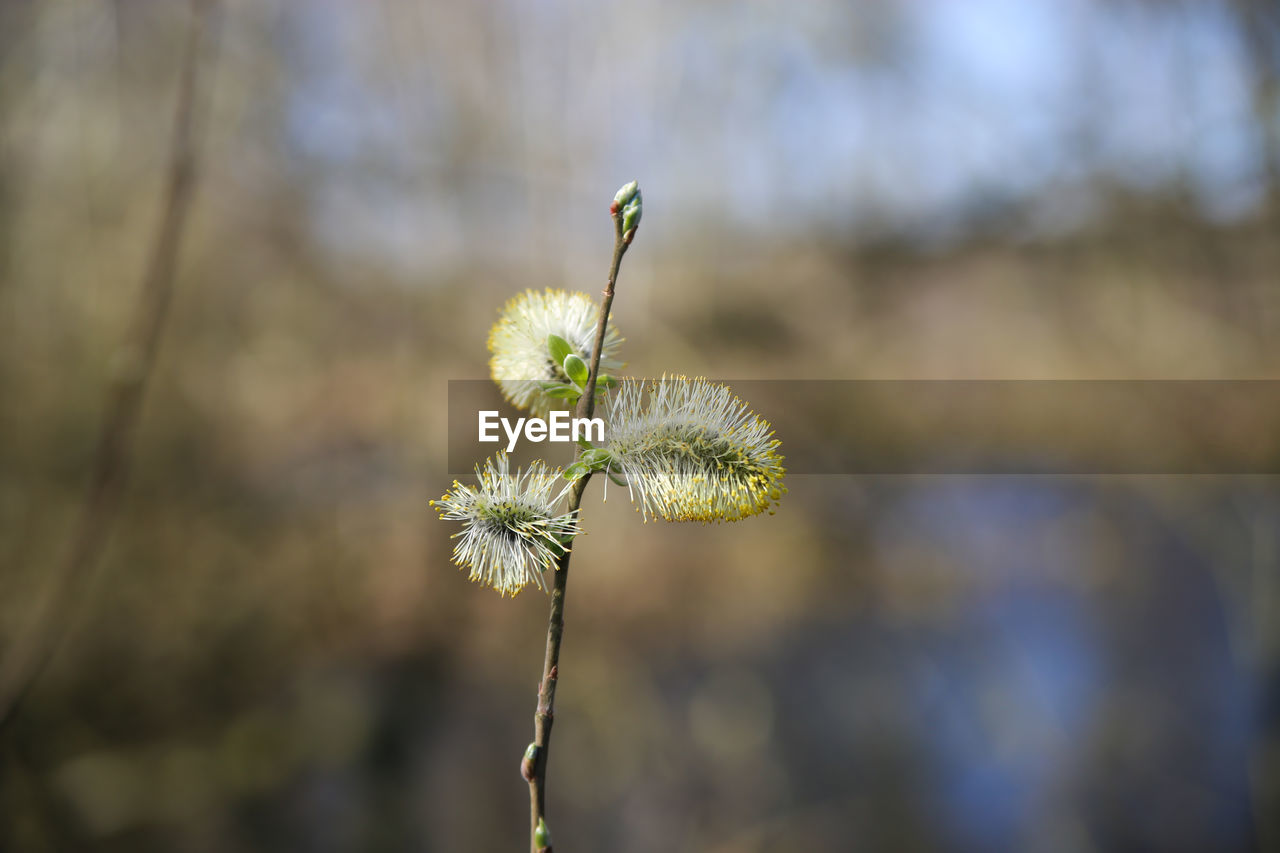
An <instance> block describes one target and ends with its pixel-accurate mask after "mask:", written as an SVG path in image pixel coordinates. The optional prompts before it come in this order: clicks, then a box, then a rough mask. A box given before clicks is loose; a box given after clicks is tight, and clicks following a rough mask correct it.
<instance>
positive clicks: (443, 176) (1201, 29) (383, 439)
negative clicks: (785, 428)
mask: <svg viewBox="0 0 1280 853" xmlns="http://www.w3.org/2000/svg"><path fill="white" fill-rule="evenodd" d="M195 20H199V21H203V23H197V24H195V25H194V26H196V27H197V30H196V36H197V38H196V39H194V40H193V39H192V37H191V34H192V27H193V23H192V21H193V15H192V11H191V8H190V7H189V6H188V4H185V3H179V2H158V0H128V2H126V0H115V2H106V0H66V2H58V3H51V2H45V3H38V2H21V1H20V0H5V2H2V3H0V388H2V389H3V391H2V393H0V672H2V673H6V677H9V678H12V677H14V676H13V673H14V672H15V671H18V670H20V669H21V667H19V666H17V665H16V664H14V663H13V662H14V661H17V660H20V658H21V657H22V650H23V649H26V648H29V647H30V645H31V644H32V643H33V642H36V640H33V639H32V638H33V637H48V638H49V643H50V645H51V648H52V653H51V655H50V656H49V657H48V659H47V666H43V667H37V668H36V673H35V675H36V677H35V678H34V680H31V681H30V684H29V689H25V691H24V692H22V694H21V701H20V702H18V703H17V704H16V705H14V706H13V707H12V708H11V709H9V711H5V719H4V723H3V727H2V728H0V849H4V850H13V851H24V853H25V851H52V850H79V849H84V850H100V851H134V850H138V851H151V850H154V851H277V850H297V851H355V850H360V851H363V850H369V851H411V850H412V851H436V850H439V851H499V850H519V849H525V847H526V846H527V820H528V818H527V814H528V811H527V808H528V805H527V804H528V798H527V789H526V786H525V783H524V782H523V780H521V778H520V776H519V774H518V764H519V759H520V756H521V753H522V751H523V749H524V747H525V744H526V743H527V742H528V741H529V740H530V738H531V736H532V715H533V707H534V699H535V689H536V681H537V678H538V674H539V668H540V666H541V661H542V654H543V644H544V637H545V624H546V615H547V601H546V599H545V598H544V597H543V596H542V594H540V593H538V592H537V591H528V592H525V593H524V594H522V595H520V596H519V597H518V598H516V599H515V600H514V601H512V600H501V599H500V598H499V597H498V596H497V594H496V593H494V592H492V591H491V590H486V589H483V588H481V587H479V586H476V585H473V584H470V583H468V582H467V580H466V577H465V574H464V573H462V572H460V571H458V570H457V569H456V568H454V567H453V566H452V565H451V564H450V562H449V554H450V549H451V543H450V540H449V535H450V534H451V533H453V532H454V528H453V527H451V526H450V525H447V524H443V523H441V522H439V521H437V520H436V519H435V514H434V513H433V512H432V511H431V510H430V509H429V508H428V506H427V501H428V500H429V499H432V498H435V497H438V496H439V495H440V494H441V493H442V492H443V491H444V490H445V488H446V487H447V486H448V485H449V482H450V481H451V479H452V477H451V476H449V475H448V474H447V473H446V468H447V463H446V440H445V439H446V435H445V433H446V424H447V414H448V413H447V386H448V381H449V380H451V379H476V378H482V377H484V376H485V375H486V373H487V369H486V359H487V352H486V349H485V336H486V333H487V331H488V328H489V326H490V324H491V323H492V322H493V320H494V319H495V318H496V316H497V311H498V309H499V308H500V306H501V305H502V304H503V302H504V301H505V300H506V299H507V298H509V297H510V296H511V295H513V294H515V293H517V292H519V291H520V290H522V289H524V288H529V287H548V286H549V287H565V288H571V289H578V290H583V291H587V292H592V293H594V292H596V291H598V289H599V288H600V286H601V285H602V284H603V281H604V275H605V272H606V268H607V264H608V260H609V253H610V248H611V241H612V226H611V224H610V222H609V219H608V216H607V211H606V208H607V205H608V202H609V200H610V199H611V198H612V196H613V192H614V190H615V189H616V188H617V187H618V186H619V185H621V184H622V183H624V182H626V181H628V180H630V179H632V178H638V179H639V180H640V183H641V185H642V187H643V190H644V197H645V215H644V224H643V227H642V228H641V230H640V233H639V237H638V239H637V242H636V244H635V246H634V247H633V249H632V251H631V253H630V255H629V256H628V258H627V261H626V264H625V266H624V269H623V274H622V277H621V280H620V282H619V285H618V296H617V300H616V302H615V304H614V311H615V317H616V320H617V325H618V326H619V328H620V329H621V331H622V332H623V334H624V335H625V336H626V337H627V343H626V344H625V349H624V357H625V358H626V359H627V361H628V362H629V368H628V371H629V373H630V374H631V375H635V376H646V375H658V374H661V373H662V372H664V371H679V372H684V373H689V374H704V375H710V376H719V377H726V378H730V379H732V378H742V379H786V378H796V379H1228V378H1236V379H1277V378H1280V335H1278V332H1280V123H1278V121H1280V120H1278V113H1280V8H1277V6H1276V4H1274V3H1273V2H1270V0H1235V2H1226V0H1223V2H1207V0H1206V1H1205V2H1193V0H1182V1H1181V2H1174V0H1168V2H1137V0H1037V2H1026V0H969V2H964V3H957V2H948V0H932V2H930V0H900V2H892V3H887V2H872V1H871V0H863V2H835V0H812V2H807V3H803V4H798V3H784V2H765V0H759V2H739V3H727V2H709V0H699V1H698V2H689V0H684V2H678V3H677V2H671V0H667V2H629V3H624V2H592V3H587V2H580V1H578V2H575V0H545V2H538V3H522V2H512V1H511V0H493V2H477V3H465V4H464V3H444V2H427V1H424V2H387V1H386V0H384V2H367V3H353V2H341V0H314V2H306V3H302V2H283V0H275V2H272V0H266V2H248V1H247V0H223V2H216V3H210V4H207V11H206V13H205V16H204V17H202V18H199V19H195ZM193 42H194V44H195V45H196V49H195V54H194V55H195V58H196V64H195V68H196V69H197V71H198V73H197V74H196V77H195V80H196V83H195V86H194V89H193V91H194V93H195V96H194V97H192V98H186V97H185V96H183V94H182V93H183V91H184V90H183V86H182V83H181V81H182V79H183V68H184V64H186V63H187V62H188V56H189V55H191V53H192V48H191V45H192V44H193ZM181 101H187V102H189V103H188V106H189V107H190V115H191V116H192V120H193V125H192V135H191V139H192V140H193V141H192V143H191V145H190V146H189V148H190V150H189V151H188V154H189V155H190V161H191V162H193V163H194V165H195V171H194V174H195V176H196V181H195V183H194V184H192V185H191V187H190V188H191V190H192V192H191V194H190V196H189V197H188V198H189V202H190V207H189V215H188V216H186V217H185V218H181V217H179V218H180V219H181V220H182V221H181V222H180V228H177V229H176V231H175V232H172V233H169V235H168V237H166V238H164V239H165V240H168V241H169V244H170V245H180V250H179V251H178V254H177V261H176V267H175V272H174V275H173V277H172V284H173V288H174V290H173V299H172V303H171V305H170V306H169V307H170V310H169V312H168V315H167V318H166V322H165V327H164V331H163V337H162V343H161V346H160V349H159V351H158V355H157V357H156V360H155V366H154V372H153V374H152V375H151V377H150V383H149V385H148V386H147V389H146V391H147V394H146V399H145V402H144V404H143V405H142V407H141V410H140V415H139V420H138V422H137V427H136V433H135V434H134V435H133V438H134V439H135V442H136V443H135V445H134V453H133V455H132V468H131V475H130V477H129V479H128V483H127V488H120V489H118V493H117V494H115V495H114V496H113V498H112V500H111V501H110V506H109V507H108V515H109V514H110V512H109V511H110V510H111V509H114V516H113V517H112V518H111V520H110V525H109V528H110V530H109V534H108V535H106V536H104V537H103V539H102V542H101V546H100V547H96V548H95V549H93V550H94V553H93V554H91V555H90V556H89V558H86V559H84V560H82V561H81V562H80V563H79V564H78V565H77V566H75V567H74V570H68V569H67V566H70V565H72V562H69V561H68V559H67V552H68V549H69V548H70V547H71V543H72V540H73V538H74V537H75V535H76V534H75V533H74V531H76V530H77V529H78V528H77V524H78V523H79V522H77V518H78V517H79V514H80V511H81V507H82V505H83V504H84V502H85V495H86V489H87V488H89V484H90V483H91V482H92V481H93V476H94V475H93V474H92V473H91V472H92V471H93V470H95V464H96V463H95V461H94V460H95V454H96V453H97V452H98V451H97V450H96V449H95V448H96V447H97V445H98V442H99V435H100V434H101V433H102V431H103V429H104V426H103V425H104V421H106V420H109V416H108V414H107V413H108V412H109V411H110V410H111V409H110V405H111V404H110V403H109V402H107V401H108V400H109V399H110V398H109V393H108V391H109V389H110V388H113V387H118V385H119V383H120V382H121V381H122V380H121V378H120V377H121V376H129V375H131V374H130V373H129V370H128V369H127V368H123V369H122V368H121V364H122V361H123V363H126V364H132V363H134V361H131V359H132V358H133V356H134V355H136V353H131V352H130V351H129V350H128V347H129V346H130V344H128V342H129V341H131V340H133V338H132V337H131V335H133V334H135V333H134V332H132V331H131V328H133V327H132V325H131V324H132V323H133V322H134V321H133V319H132V318H133V317H134V315H135V312H136V311H137V310H138V308H137V306H138V305H139V299H140V294H142V293H144V292H145V291H144V288H143V280H144V278H145V270H146V269H148V268H149V264H152V263H153V262H152V261H150V260H149V258H152V257H153V256H154V254H155V253H156V252H157V249H156V245H157V241H158V240H160V238H158V236H157V234H158V233H159V225H158V223H160V222H161V221H169V222H173V221H174V217H173V216H172V215H169V214H166V213H165V210H166V207H165V205H166V202H165V201H164V199H165V193H166V181H168V180H169V178H168V177H166V176H167V174H168V173H169V170H170V167H169V163H170V160H171V156H172V153H171V146H172V143H171V138H172V137H173V131H172V128H173V124H174V116H175V110H177V109H178V104H179V102H181ZM179 238H180V239H179ZM160 242H164V240H160ZM160 277H161V278H163V276H160ZM122 347H123V348H124V349H123V351H122ZM757 405H758V407H759V408H760V409H761V411H762V414H764V415H765V416H766V417H767V416H768V415H769V412H768V410H767V407H766V406H765V404H764V403H757ZM1202 414H1203V417H1204V419H1205V420H1206V422H1214V421H1215V419H1217V418H1219V417H1221V413H1219V412H1215V411H1204V412H1203V413H1202ZM873 415H874V413H867V412H859V411H848V412H844V413H839V416H841V417H844V418H847V419H849V420H851V421H852V420H856V419H858V418H860V417H864V416H873ZM1196 428H1197V425H1196V424H1195V423H1185V424H1184V423H1179V424H1175V425H1172V426H1171V427H1170V429H1169V431H1168V433H1167V436H1173V435H1176V433H1177V431H1178V430H1183V429H1185V430H1189V431H1194V430H1195V429H1196ZM1153 440H1155V439H1153ZM1242 440H1243V439H1242ZM1178 447H1180V448H1186V449H1185V452H1187V453H1194V452H1195V451H1194V447H1195V444H1194V441H1192V442H1182V443H1180V444H1178ZM557 450H559V451H561V452H563V450H564V449H563V448H557ZM783 452H784V453H785V452H787V448H786V447H784V448H783ZM1179 452H1183V451H1179ZM552 458H553V460H555V461H558V462H560V463H561V464H563V461H564V460H561V459H555V457H554V456H553V457H552ZM477 461H478V460H477ZM789 485H790V494H789V495H788V496H787V497H786V499H785V500H784V502H783V505H782V508H781V509H780V510H779V512H778V514H777V516H775V517H763V518H756V519H751V520H748V521H746V522H743V523H740V524H736V525H725V526H714V527H703V526H697V525H693V526H677V525H663V524H658V523H649V524H641V523H639V522H640V520H639V517H638V516H637V515H636V514H635V513H634V512H633V511H632V509H631V508H630V507H629V506H628V505H627V503H626V501H625V495H623V494H622V493H621V492H614V491H612V490H611V493H610V500H609V501H608V502H607V503H604V504H601V503H600V502H599V500H598V498H599V493H600V485H599V484H598V483H593V484H592V485H591V486H590V489H589V492H588V499H587V502H586V504H585V507H586V510H585V512H586V516H587V525H588V530H589V531H590V535H589V536H588V537H586V538H585V540H584V541H583V542H582V543H581V544H580V546H579V547H578V548H577V549H576V550H577V556H576V558H575V560H574V566H573V582H572V584H571V585H570V590H569V596H568V607H567V630H566V634H565V646H564V650H563V656H562V659H561V665H560V672H561V679H560V687H559V691H558V694H557V699H558V702H557V709H556V712H557V713H556V716H557V725H556V728H555V739H554V744H553V749H552V757H551V763H550V793H549V816H550V819H551V827H552V830H553V832H554V835H555V839H556V849H557V850H562V851H569V852H570V853H572V851H587V850H611V851H651V850H671V851H708V853H731V852H732V853H747V851H761V853H763V851H845V850H895V851H896V850H903V851H907V850H974V851H977V850H1028V851H1105V850H1187V851H1193V850H1194V851H1199V850H1223V851H1234V850H1280V681H1278V680H1277V676H1278V675H1280V575H1278V574H1277V571H1278V569H1277V560H1278V559H1280V514H1278V512H1277V510H1278V509H1280V489H1278V488H1277V481H1276V479H1275V478H1274V477H1265V476H1253V477H1249V476H1238V477H1221V476H1204V477H1132V476H1130V477H1084V476H1074V477H995V476H985V477H984V476H966V477H958V476H950V477H948V476H942V477H912V478H907V477H866V476H863V477H854V476H838V475H821V474H813V475H805V476H796V477H792V478H791V479H790V482H789ZM60 589H61V590H65V594H63V593H61V592H57V590H60ZM49 601H52V602H54V606H53V607H52V609H51V610H50V611H48V612H45V611H42V610H41V604H40V603H41V602H49ZM18 680H19V681H21V678H19V679H18ZM3 686H5V685H0V687H3ZM8 686H10V687H11V686H12V684H10V685H8ZM20 686H25V685H20Z"/></svg>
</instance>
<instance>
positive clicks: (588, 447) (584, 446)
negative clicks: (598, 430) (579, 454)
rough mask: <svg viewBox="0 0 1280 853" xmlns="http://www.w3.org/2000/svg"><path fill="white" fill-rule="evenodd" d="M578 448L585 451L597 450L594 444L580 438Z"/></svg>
mask: <svg viewBox="0 0 1280 853" xmlns="http://www.w3.org/2000/svg"><path fill="white" fill-rule="evenodd" d="M578 446H579V447H581V448H582V449H583V450H594V449H595V445H594V444H592V443H591V442H589V441H587V440H586V439H585V438H580V439H578Z"/></svg>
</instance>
